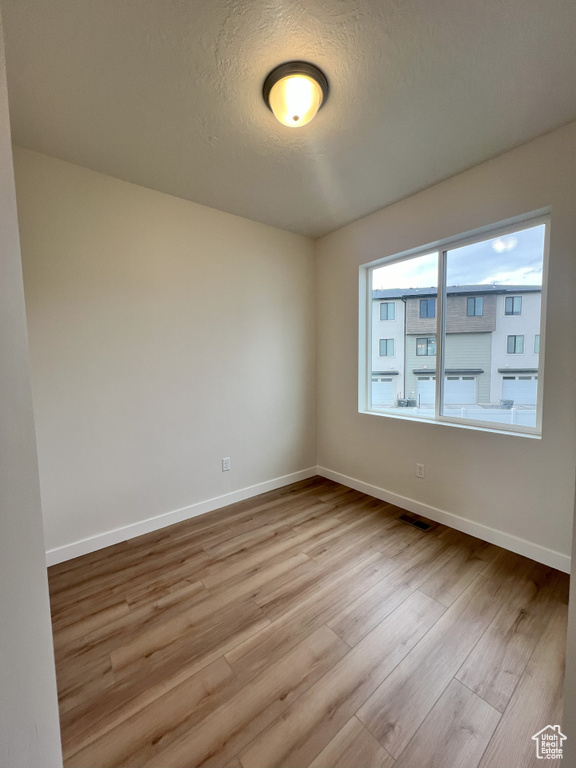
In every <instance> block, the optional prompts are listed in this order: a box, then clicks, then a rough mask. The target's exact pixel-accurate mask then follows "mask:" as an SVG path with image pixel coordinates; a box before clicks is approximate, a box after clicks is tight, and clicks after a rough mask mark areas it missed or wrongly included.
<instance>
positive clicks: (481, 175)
mask: <svg viewBox="0 0 576 768" xmlns="http://www.w3.org/2000/svg"><path fill="white" fill-rule="evenodd" d="M575 153H576V124H571V125H569V126H567V127H565V128H563V129H560V130H558V131H556V132H554V133H551V134H548V135H547V136H544V137H542V138H540V139H537V140H536V141H533V142H531V143H529V144H526V145H524V146H523V147H520V148H519V149H516V150H514V151H512V152H508V153H507V154H505V155H502V156H501V157H499V158H496V159H494V160H492V161H490V162H487V163H485V164H483V165H481V166H478V167H477V168H474V169H472V170H470V171H468V172H466V173H463V174H461V175H459V176H456V177H454V178H452V179H450V180H448V181H446V182H443V183H441V184H438V185H437V186H435V187H432V188H430V189H428V190H426V191H424V192H422V193H420V194H418V195H415V196H413V197H411V198H408V199H406V200H404V201H402V202H399V203H398V204H396V205H393V206H390V207H389V208H386V209H384V210H382V211H379V212H377V213H375V214H373V215H371V216H368V217H367V218H365V219H362V220H360V221H358V222H356V223H354V224H351V225H349V226H347V227H344V228H343V229H340V230H339V231H337V232H334V233H332V234H331V235H328V236H326V237H324V238H323V239H322V240H320V241H319V242H318V245H317V281H318V306H317V318H318V337H317V347H318V365H319V370H318V463H319V464H320V466H322V467H325V468H328V469H329V470H331V471H332V472H335V473H340V474H341V475H346V476H348V477H351V478H355V479H357V480H359V481H361V482H363V483H366V484H370V485H373V486H376V487H378V488H381V489H384V490H385V491H387V492H390V493H393V494H398V495H399V496H400V497H404V498H407V499H412V500H415V501H416V502H421V503H422V504H423V505H429V506H430V507H434V508H436V509H438V510H442V511H445V512H448V513H451V514H452V515H457V516H459V518H463V519H464V520H466V521H471V522H472V523H474V524H478V525H481V526H487V530H492V531H495V532H496V533H498V532H503V533H504V534H506V535H507V536H508V537H515V538H516V539H518V540H527V541H528V542H529V543H532V544H535V545H537V547H538V548H539V549H540V551H542V548H549V549H550V550H553V552H554V553H559V554H560V556H561V557H563V559H564V561H565V562H567V560H568V556H569V554H570V532H571V526H572V516H573V502H574V477H575V471H574V469H575V466H576V398H575V397H574V382H575V381H576V355H574V354H571V355H570V356H567V350H573V348H574V344H573V339H572V337H573V332H574V328H576V301H574V297H575V295H576V216H575V215H574V212H575V211H576V174H575V173H574V163H573V158H574V156H575ZM382 172H383V173H385V172H386V169H383V170H382ZM547 206H551V207H552V227H551V244H550V251H551V252H550V269H549V293H550V297H551V300H550V301H549V304H548V311H547V341H546V360H545V376H544V378H545V382H544V386H545V394H544V414H543V416H544V423H543V439H542V440H534V439H527V438H522V437H513V436H504V435H500V434H492V433H489V432H479V431H472V430H467V429H461V428H456V427H449V426H440V425H436V424H429V423H420V422H407V421H399V420H397V419H393V418H385V417H378V416H372V415H363V414H359V413H358V408H357V386H358V385H357V369H358V362H357V361H358V293H359V292H358V267H359V265H361V264H363V263H366V262H369V261H372V260H374V259H378V258H380V257H385V256H390V255H393V254H395V253H399V252H402V251H407V250H409V249H412V248H417V247H419V246H422V245H425V244H433V243H435V242H437V241H439V240H441V239H443V238H447V237H450V236H453V235H457V234H460V233H465V232H469V231H471V230H474V229H476V228H479V227H483V226H487V225H490V224H492V223H496V222H500V221H504V220H507V219H510V218H512V217H516V216H519V215H522V214H526V213H527V212H530V211H535V210H538V209H543V208H545V207H547ZM416 462H420V463H423V464H425V466H426V479H425V480H423V481H422V480H418V479H416V478H415V463H416ZM555 557H556V556H555V555H554V556H553V558H552V559H554V558H555Z"/></svg>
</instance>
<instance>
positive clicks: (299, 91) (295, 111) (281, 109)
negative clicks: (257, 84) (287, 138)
mask: <svg viewBox="0 0 576 768" xmlns="http://www.w3.org/2000/svg"><path fill="white" fill-rule="evenodd" d="M321 103H322V91H321V89H320V86H319V85H318V83H317V82H315V81H314V80H312V78H311V77H307V76H306V75H288V77H283V78H282V79H281V80H279V81H278V82H277V83H276V85H274V86H273V87H272V90H271V91H270V107H271V109H272V112H274V115H275V116H276V118H277V119H278V120H280V122H281V123H282V124H283V125H287V126H289V127H290V128H298V127H300V126H301V125H306V123H309V122H310V120H312V118H313V117H314V115H315V114H316V112H318V109H319V108H320V104H321Z"/></svg>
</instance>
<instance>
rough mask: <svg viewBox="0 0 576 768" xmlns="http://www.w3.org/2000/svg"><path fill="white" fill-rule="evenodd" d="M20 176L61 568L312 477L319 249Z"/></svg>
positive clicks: (135, 195)
mask: <svg viewBox="0 0 576 768" xmlns="http://www.w3.org/2000/svg"><path fill="white" fill-rule="evenodd" d="M15 171H16V188H17V198H18V213H19V218H20V229H21V237H22V257H23V265H24V283H25V292H26V302H27V312H28V322H29V334H30V352H31V361H32V385H33V395H34V407H35V414H36V424H37V436H38V453H39V464H40V483H41V489H42V500H43V507H44V527H45V535H46V544H47V548H48V549H49V550H54V549H57V548H61V547H65V548H66V547H67V546H68V545H70V544H72V543H74V542H78V541H81V540H84V539H86V538H88V537H93V536H96V537H98V536H100V535H102V534H105V533H106V532H110V531H114V530H117V529H119V528H122V527H123V526H133V527H132V528H130V529H129V531H128V533H127V535H130V534H133V533H134V532H136V533H138V532H141V529H140V528H138V524H139V523H140V522H141V521H144V520H147V519H148V518H153V517H155V516H158V515H162V514H165V513H171V512H173V511H174V510H179V509H181V508H184V507H188V506H189V505H194V504H196V503H198V502H203V501H205V500H208V499H213V498H214V497H220V496H222V495H223V494H227V493H231V492H234V491H237V490H238V489H243V488H246V487H248V486H253V485H255V484H259V483H264V482H267V481H270V480H272V479H274V478H278V477H282V476H285V475H289V474H291V473H295V472H298V471H300V470H305V469H307V468H309V467H312V466H314V465H315V464H316V431H315V400H314V398H315V363H314V355H315V349H314V336H315V333H314V304H313V278H314V264H313V258H312V242H311V241H310V240H308V239H306V238H303V237H300V236H297V235H293V234H290V233H287V232H283V231H280V230H277V229H274V228H272V227H267V226H264V225H262V224H256V223H254V222H250V221H247V220H246V219H242V218H239V217H235V216H231V215H230V214H226V213H221V212H219V211H216V210H213V209H210V208H206V207H203V206H200V205H196V204H194V203H190V202H187V201H184V200H180V199H177V198H174V197H170V196H168V195H164V194H161V193H158V192H153V191H151V190H148V189H144V188H142V187H138V186H135V185H131V184H128V183H126V182H122V181H118V180H116V179H112V178H110V177H107V176H104V175H101V174H98V173H94V172H91V171H88V170H86V169H83V168H80V167H77V166H74V165H70V164H68V163H64V162H61V161H59V160H54V159H50V158H47V157H45V156H43V155H39V154H36V153H33V152H29V151H25V150H21V149H17V148H16V149H15ZM228 456H229V457H231V460H232V470H231V471H230V472H227V473H222V472H221V463H220V462H221V458H222V457H228ZM255 492H257V490H256V491H255ZM225 503H226V499H223V500H220V501H219V502H218V503H216V504H215V506H221V505H222V504H225ZM192 511H194V510H192ZM186 514H187V513H184V516H186ZM174 519H175V518H174V517H168V518H167V519H165V520H160V521H159V523H160V524H162V523H164V524H167V523H169V522H173V521H174ZM134 526H136V527H134ZM120 537H121V536H120ZM102 543H109V539H98V540H97V541H96V542H95V543H94V542H93V544H94V546H98V544H102ZM87 548H88V549H89V548H91V545H90V546H87V547H84V549H80V550H78V548H77V549H75V550H74V549H72V550H70V549H64V550H62V551H61V552H60V553H56V555H54V556H53V557H52V561H54V559H60V557H62V558H65V557H68V556H70V554H75V553H78V552H79V551H86V549H87Z"/></svg>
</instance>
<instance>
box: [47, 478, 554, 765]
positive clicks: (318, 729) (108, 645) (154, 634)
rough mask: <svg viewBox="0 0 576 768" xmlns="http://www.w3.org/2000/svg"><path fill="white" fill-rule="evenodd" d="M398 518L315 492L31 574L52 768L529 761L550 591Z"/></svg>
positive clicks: (513, 558)
mask: <svg viewBox="0 0 576 768" xmlns="http://www.w3.org/2000/svg"><path fill="white" fill-rule="evenodd" d="M400 513H401V510H399V509H398V508H397V507H394V506H391V505H389V504H386V503H384V502H381V501H378V500H377V499H374V498H372V497H369V496H366V495H364V494H362V493H359V492H357V491H353V490H350V489H348V488H345V487H344V486H341V485H338V484H336V483H333V482H331V481H328V480H325V479H322V478H314V479H312V480H307V481H304V482H301V483H297V484H295V485H292V486H288V487H286V488H282V489H280V490H277V491H274V492H271V493H268V494H264V495H262V496H258V497H256V498H253V499H250V500H248V501H244V502H240V503H238V504H234V505H231V506H229V507H226V508H223V509H221V510H217V511H215V512H212V513H210V514H207V515H203V516H201V517H196V518H194V519H192V520H189V521H186V522H183V523H179V524H178V525H174V526H172V527H170V528H165V529H163V530H161V531H158V532H155V533H151V534H148V535H146V536H142V537H140V538H138V539H132V540H131V541H127V542H123V543H122V544H118V545H116V546H114V547H109V548H108V549H104V550H100V551H98V552H95V553H93V554H89V555H85V556H84V557H80V558H77V559H76V560H72V561H69V562H66V563H63V564H61V565H57V566H54V567H52V568H50V569H49V579H50V592H51V604H52V618H53V628H54V643H55V650H56V662H57V676H58V689H59V699H60V715H61V727H62V741H63V750H64V759H65V765H66V766H68V768H106V767H107V766H122V767H123V768H128V767H130V768H132V767H133V766H149V768H163V767H164V768H199V766H214V767H215V768H225V767H226V766H228V767H229V768H232V767H233V766H234V767H235V768H238V767H239V766H241V767H242V768H258V767H261V768H272V766H283V767H284V768H298V767H299V766H302V767H304V766H311V768H336V767H338V768H392V766H394V768H476V766H480V768H530V766H538V765H541V764H542V762H543V761H541V760H538V759H537V758H536V751H535V742H534V741H533V740H532V738H531V737H532V736H533V734H535V733H536V732H537V731H539V730H540V729H541V728H544V727H545V726H546V725H548V724H552V725H554V724H556V723H558V724H561V716H562V711H561V709H562V682H563V665H564V644H565V635H566V612H567V595H568V577H567V576H566V575H565V574H563V573H560V572H559V571H556V570H554V569H552V568H548V567H546V566H544V565H540V564H538V563H535V562H533V561H532V560H528V559H526V558H524V557H521V556H519V555H515V554H513V553H510V552H507V551H506V550H503V549H500V548H499V547H496V546H494V545H492V544H487V543H485V542H483V541H480V540H479V539H475V538H473V537H471V536H468V535H466V534H463V533H459V532H457V531H454V530H452V529H450V528H447V527H445V526H442V525H434V526H433V528H432V530H430V531H427V532H423V531H420V530H418V529H416V528H413V527H410V526H409V525H406V524H405V523H403V522H400V521H399V520H398V519H397V518H398V515H399V514H400ZM546 765H547V768H558V766H559V765H560V761H549V760H547V761H546Z"/></svg>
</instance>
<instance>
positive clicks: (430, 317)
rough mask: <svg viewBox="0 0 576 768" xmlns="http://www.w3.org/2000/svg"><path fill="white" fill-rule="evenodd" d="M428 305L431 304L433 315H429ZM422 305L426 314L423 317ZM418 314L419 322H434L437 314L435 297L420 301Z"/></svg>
mask: <svg viewBox="0 0 576 768" xmlns="http://www.w3.org/2000/svg"><path fill="white" fill-rule="evenodd" d="M430 304H432V307H433V314H432V315H431V314H429V311H430ZM423 305H426V314H425V315H423V314H422V307H423ZM418 313H419V317H420V320H434V319H435V318H436V316H437V312H436V297H435V296H431V297H430V298H427V299H420V304H419V307H418Z"/></svg>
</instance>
